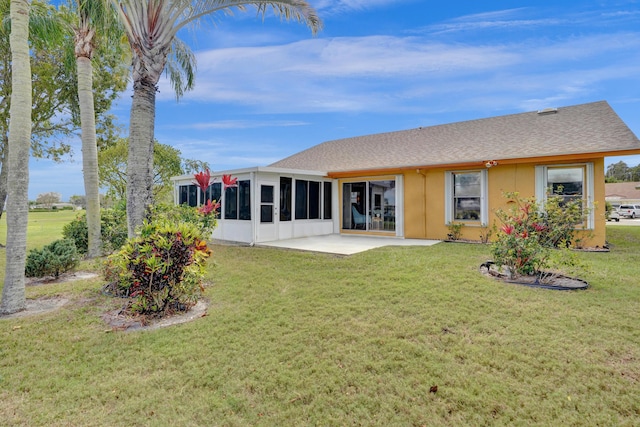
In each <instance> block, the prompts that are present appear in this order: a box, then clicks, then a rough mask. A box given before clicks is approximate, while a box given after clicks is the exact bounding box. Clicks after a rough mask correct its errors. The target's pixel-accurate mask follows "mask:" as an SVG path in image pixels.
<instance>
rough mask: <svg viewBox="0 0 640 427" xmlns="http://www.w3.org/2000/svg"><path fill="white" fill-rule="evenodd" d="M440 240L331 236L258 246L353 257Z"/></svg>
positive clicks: (303, 238) (434, 242) (425, 244)
mask: <svg viewBox="0 0 640 427" xmlns="http://www.w3.org/2000/svg"><path fill="white" fill-rule="evenodd" d="M439 242H440V241H439V240H420V239H401V238H397V237H379V236H361V235H350V234H329V235H325V236H313V237H300V238H296V239H288V240H277V241H273V242H264V243H259V244H257V245H256V246H268V247H273V248H285V249H296V250H301V251H312V252H324V253H330V254H338V255H353V254H356V253H358V252H364V251H368V250H369V249H375V248H380V247H383V246H431V245H435V244H436V243H439Z"/></svg>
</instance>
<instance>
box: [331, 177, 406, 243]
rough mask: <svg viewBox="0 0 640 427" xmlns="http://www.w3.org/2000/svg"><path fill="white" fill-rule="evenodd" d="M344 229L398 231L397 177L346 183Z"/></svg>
mask: <svg viewBox="0 0 640 427" xmlns="http://www.w3.org/2000/svg"><path fill="white" fill-rule="evenodd" d="M342 229H343V230H362V231H387V232H395V230H396V181H395V180H393V179H391V180H369V181H357V182H345V183H343V184H342Z"/></svg>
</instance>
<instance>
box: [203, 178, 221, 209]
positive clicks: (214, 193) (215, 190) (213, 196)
mask: <svg viewBox="0 0 640 427" xmlns="http://www.w3.org/2000/svg"><path fill="white" fill-rule="evenodd" d="M221 196H222V184H221V183H219V182H214V183H213V184H211V185H209V188H207V191H206V192H205V193H203V192H202V191H200V204H201V205H204V204H205V203H207V201H208V200H211V202H212V203H216V202H219V201H220V197H221ZM216 213H217V214H218V215H219V214H220V208H218V209H217V210H216Z"/></svg>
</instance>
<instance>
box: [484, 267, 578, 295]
mask: <svg viewBox="0 0 640 427" xmlns="http://www.w3.org/2000/svg"><path fill="white" fill-rule="evenodd" d="M480 272H481V273H482V274H484V275H485V276H488V277H491V278H493V279H496V280H500V281H502V282H504V283H511V284H514V285H522V286H529V287H532V288H540V289H551V290H556V291H576V290H584V289H587V288H588V287H589V284H588V283H587V282H585V281H584V280H582V279H577V278H575V277H568V276H565V275H562V274H556V273H543V274H541V275H540V276H537V275H535V276H520V277H518V278H517V279H515V280H511V279H509V278H508V277H507V275H506V274H504V273H503V272H501V271H499V270H498V269H497V268H496V267H495V264H494V263H493V262H491V261H487V262H485V263H484V264H481V265H480Z"/></svg>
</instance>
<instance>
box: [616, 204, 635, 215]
mask: <svg viewBox="0 0 640 427" xmlns="http://www.w3.org/2000/svg"><path fill="white" fill-rule="evenodd" d="M618 213H619V214H620V216H624V217H628V218H640V205H620V207H619V208H618Z"/></svg>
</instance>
